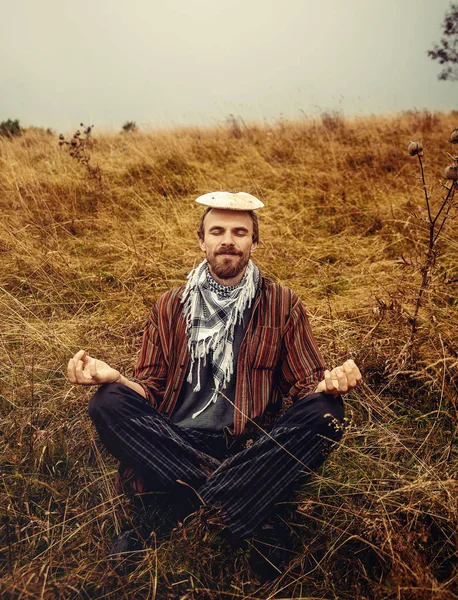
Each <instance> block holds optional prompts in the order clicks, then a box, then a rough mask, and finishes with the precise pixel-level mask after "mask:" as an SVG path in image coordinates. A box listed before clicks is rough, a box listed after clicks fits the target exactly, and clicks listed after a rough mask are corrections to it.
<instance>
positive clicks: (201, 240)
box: [199, 238, 206, 252]
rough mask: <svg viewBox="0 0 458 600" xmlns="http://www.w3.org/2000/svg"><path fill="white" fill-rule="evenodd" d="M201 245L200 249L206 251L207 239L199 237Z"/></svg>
mask: <svg viewBox="0 0 458 600" xmlns="http://www.w3.org/2000/svg"><path fill="white" fill-rule="evenodd" d="M199 246H200V249H201V250H202V252H205V250H206V246H205V240H203V239H201V238H199Z"/></svg>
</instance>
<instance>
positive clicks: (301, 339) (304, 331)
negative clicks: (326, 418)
mask: <svg viewBox="0 0 458 600" xmlns="http://www.w3.org/2000/svg"><path fill="white" fill-rule="evenodd" d="M324 368H325V367H324V362H323V357H322V356H321V352H320V350H319V348H318V346H317V343H316V341H315V338H314V337H313V333H312V329H311V327H310V323H309V320H308V317H307V314H306V312H305V309H304V307H303V305H302V302H301V301H300V300H299V298H298V297H297V296H296V295H295V294H293V304H292V309H291V314H290V318H289V319H288V321H287V323H286V325H285V332H284V335H283V344H282V360H281V370H280V379H281V382H280V388H281V391H282V393H283V395H284V396H289V397H290V398H291V400H292V401H293V402H296V401H298V400H302V399H303V398H305V396H307V395H308V394H311V393H313V392H314V391H315V389H316V386H317V385H318V383H319V382H320V381H321V380H322V379H323V378H324Z"/></svg>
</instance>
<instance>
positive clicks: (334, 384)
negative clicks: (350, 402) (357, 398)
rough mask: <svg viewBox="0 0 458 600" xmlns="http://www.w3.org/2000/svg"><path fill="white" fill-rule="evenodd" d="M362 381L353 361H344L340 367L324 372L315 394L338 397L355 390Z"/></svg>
mask: <svg viewBox="0 0 458 600" xmlns="http://www.w3.org/2000/svg"><path fill="white" fill-rule="evenodd" d="M361 380H362V376H361V372H360V370H359V369H358V367H357V366H356V364H355V362H354V361H353V360H351V359H350V360H346V361H345V362H344V364H343V365H342V366H341V367H336V368H335V369H332V371H328V370H326V371H325V372H324V379H323V381H320V383H319V384H318V386H317V388H316V390H315V391H316V392H323V393H324V394H331V395H333V396H338V395H340V394H345V393H346V392H349V391H350V390H352V389H353V388H355V387H356V386H357V385H358V384H359V382H360V381H361Z"/></svg>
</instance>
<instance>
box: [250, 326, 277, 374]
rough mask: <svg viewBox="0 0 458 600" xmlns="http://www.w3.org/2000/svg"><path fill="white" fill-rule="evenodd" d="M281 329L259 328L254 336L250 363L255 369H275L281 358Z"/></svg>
mask: <svg viewBox="0 0 458 600" xmlns="http://www.w3.org/2000/svg"><path fill="white" fill-rule="evenodd" d="M280 350H281V329H280V327H258V328H257V329H256V331H255V333H254V335H253V338H252V342H251V350H250V354H249V356H250V362H251V367H252V368H253V369H269V370H272V369H275V368H276V366H277V363H278V359H279V357H280Z"/></svg>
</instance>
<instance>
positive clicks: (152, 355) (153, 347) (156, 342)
mask: <svg viewBox="0 0 458 600" xmlns="http://www.w3.org/2000/svg"><path fill="white" fill-rule="evenodd" d="M167 374H168V366H167V362H166V360H165V356H164V351H163V348H162V344H161V340H160V335H159V327H158V307H157V304H155V306H154V307H153V310H152V311H151V314H150V316H149V318H148V322H147V324H146V327H145V331H144V333H143V341H142V347H141V350H140V355H139V357H138V362H137V365H136V367H135V370H134V376H133V377H132V380H133V381H136V382H137V383H139V384H140V385H141V386H142V387H143V389H144V390H145V392H146V399H147V400H148V402H150V404H152V405H153V406H154V407H155V408H157V407H158V406H159V405H160V404H161V402H162V400H163V398H164V392H165V386H166V382H167Z"/></svg>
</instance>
